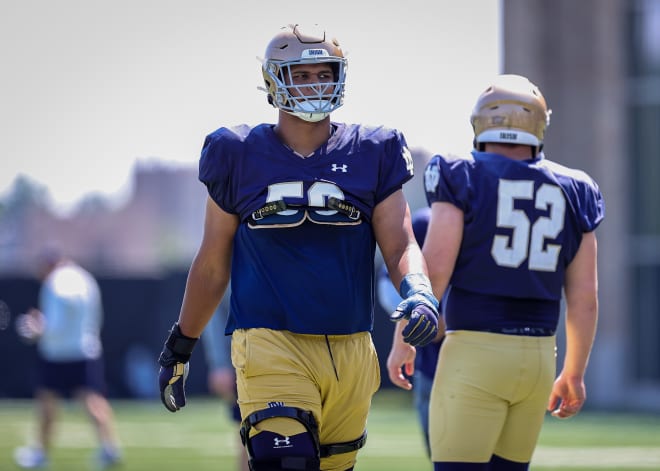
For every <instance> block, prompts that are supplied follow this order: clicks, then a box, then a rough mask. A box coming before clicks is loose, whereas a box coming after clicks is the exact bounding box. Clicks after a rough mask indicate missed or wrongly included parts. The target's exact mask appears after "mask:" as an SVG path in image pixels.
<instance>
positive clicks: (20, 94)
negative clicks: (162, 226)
mask: <svg viewBox="0 0 660 471" xmlns="http://www.w3.org/2000/svg"><path fill="white" fill-rule="evenodd" d="M0 4H1V5H2V12H3V13H2V15H0V55H1V57H2V58H3V64H2V70H3V72H2V74H0V94H1V100H0V129H1V132H0V156H1V157H0V159H1V161H2V168H1V171H0V196H2V195H4V194H6V192H7V191H8V190H9V188H10V186H11V184H12V182H13V181H14V179H15V177H16V176H17V175H19V174H23V175H27V176H29V177H30V178H31V179H33V180H35V181H36V182H38V183H40V184H43V185H46V186H47V187H48V189H49V191H50V194H51V197H52V199H53V203H54V204H55V205H57V207H58V208H60V209H61V210H64V211H66V209H67V208H70V207H71V206H72V205H73V204H74V203H75V202H76V201H78V200H79V199H80V198H81V197H82V196H83V195H86V194H88V193H91V192H94V193H100V194H103V195H106V196H114V197H116V198H121V197H122V195H123V196H125V195H126V194H128V192H129V191H130V175H131V173H132V171H133V166H134V165H135V162H150V161H152V160H158V161H162V162H171V163H174V164H179V163H180V164H184V165H190V166H195V165H196V164H197V159H198V157H199V151H200V148H201V145H202V141H203V139H204V136H205V135H206V134H207V133H208V132H210V131H212V130H214V129H216V128H218V127H220V126H225V125H234V124H239V123H242V122H247V123H251V124H256V123H259V122H273V121H274V120H276V118H277V113H276V110H275V109H274V108H271V107H269V106H268V105H267V104H266V100H265V96H264V94H263V93H262V92H260V91H258V90H257V86H260V85H261V83H262V79H261V73H260V69H259V67H260V65H259V62H258V61H257V59H256V58H257V56H261V55H262V54H263V51H264V49H265V46H266V44H267V42H268V41H269V39H270V38H271V37H272V36H273V35H274V34H275V32H276V31H277V29H278V28H279V27H280V26H282V25H284V24H286V23H290V22H298V23H320V24H322V25H324V26H325V27H326V29H327V30H329V31H331V32H333V33H334V35H335V36H336V37H337V39H338V40H339V41H340V43H341V44H342V46H343V48H344V51H345V52H346V53H347V57H348V61H349V68H348V78H347V91H346V100H345V104H344V106H343V107H342V108H341V109H339V110H338V111H336V112H335V113H334V114H333V119H334V120H338V121H347V122H362V123H368V124H385V125H387V126H390V127H396V128H398V129H400V130H402V131H403V132H404V134H405V135H406V138H407V139H408V142H409V144H410V146H411V147H425V148H427V149H428V150H430V151H431V152H433V153H437V152H447V151H452V152H462V151H467V150H469V148H470V144H471V137H472V135H471V129H470V125H469V122H468V117H469V114H470V111H471V107H472V105H473V102H474V99H475V97H476V95H477V94H478V93H479V92H480V91H481V88H482V86H483V85H484V83H485V82H486V81H487V80H488V78H489V77H490V76H492V75H494V74H496V73H498V72H499V67H500V55H499V43H500V38H499V29H500V21H499V1H497V0H461V1H458V0H453V1H452V0H436V1H433V2H431V1H422V0H407V1H400V2H396V3H395V4H393V3H392V2H381V1H371V0H366V1H365V0H363V1H359V0H351V1H349V0H335V1H332V2H310V1H304V0H296V1H280V2H272V3H267V2H263V1H261V0H243V1H241V2H236V3H235V4H234V3H230V2H226V1H220V0H215V1H212V0H193V1H190V2H181V1H178V0H177V1H175V0H115V1H101V0H58V1H57V2H52V1H48V0H21V1H12V0H0Z"/></svg>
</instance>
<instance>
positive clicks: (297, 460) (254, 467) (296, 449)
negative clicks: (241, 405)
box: [241, 406, 321, 471]
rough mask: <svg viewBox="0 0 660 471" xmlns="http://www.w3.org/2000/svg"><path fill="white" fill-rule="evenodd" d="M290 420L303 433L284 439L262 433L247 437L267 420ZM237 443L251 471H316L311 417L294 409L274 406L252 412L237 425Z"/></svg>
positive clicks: (316, 438) (316, 444)
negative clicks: (260, 423) (240, 446)
mask: <svg viewBox="0 0 660 471" xmlns="http://www.w3.org/2000/svg"><path fill="white" fill-rule="evenodd" d="M272 418H290V419H293V420H296V421H298V422H300V423H301V424H302V425H303V427H305V432H303V433H299V434H297V435H293V436H284V435H280V434H278V433H275V432H269V431H263V432H259V433H258V434H256V435H254V436H253V437H250V429H251V428H252V427H253V426H254V425H256V424H258V423H259V422H262V421H264V420H267V419H272ZM241 441H242V442H243V445H244V446H245V449H246V451H247V454H248V463H249V465H250V470H251V471H285V470H286V471H289V470H291V471H294V470H295V471H318V470H319V469H320V466H321V461H320V447H319V431H318V424H317V423H316V419H315V418H314V415H313V414H312V413H311V412H310V411H305V410H302V409H299V408H297V407H287V406H277V407H270V408H268V409H263V410H259V411H256V412H253V413H252V414H250V415H249V416H247V417H246V418H245V420H243V423H242V424H241Z"/></svg>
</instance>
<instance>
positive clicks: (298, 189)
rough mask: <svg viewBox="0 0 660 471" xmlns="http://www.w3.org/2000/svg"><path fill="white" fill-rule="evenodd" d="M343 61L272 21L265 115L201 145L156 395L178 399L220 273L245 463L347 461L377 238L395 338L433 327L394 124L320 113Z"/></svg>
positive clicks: (313, 465) (417, 335) (345, 466)
mask: <svg viewBox="0 0 660 471" xmlns="http://www.w3.org/2000/svg"><path fill="white" fill-rule="evenodd" d="M346 65H347V63H346V58H345V57H344V54H343V52H342V49H341V47H340V45H339V43H338V41H337V40H336V39H333V37H332V36H330V35H329V34H327V33H326V32H325V31H324V30H323V29H321V28H318V27H316V26H314V27H310V28H307V27H303V26H300V25H289V26H286V27H284V28H282V29H281V30H280V31H279V32H278V33H277V34H276V35H275V36H274V37H273V39H272V40H271V41H270V42H269V44H268V46H267V48H266V53H265V58H264V59H263V63H262V72H263V79H264V82H265V91H266V94H267V95H266V96H267V99H268V102H269V103H270V104H271V105H273V106H274V107H275V108H277V110H278V120H277V123H275V124H260V125H257V126H254V127H250V126H247V125H239V126H236V127H231V128H227V127H223V128H220V129H218V130H216V131H214V132H212V133H211V134H209V135H208V136H207V138H206V140H205V142H204V146H203V149H202V154H201V158H200V163H199V178H200V180H201V181H202V182H203V183H204V184H205V185H206V188H207V190H208V202H207V206H206V216H205V224H204V234H203V238H202V242H201V245H200V247H199V250H198V252H197V254H196V256H195V257H194V259H193V262H192V264H191V267H190V271H189V275H188V280H187V283H186V289H185V293H184V297H183V302H182V306H181V311H180V314H179V318H178V321H177V322H176V323H175V324H174V326H173V327H172V329H171V331H170V334H169V336H168V338H167V340H166V342H165V346H164V348H163V351H162V353H161V356H160V358H159V363H160V365H161V370H160V374H159V378H160V387H161V399H162V401H163V403H164V404H165V406H166V407H167V408H168V409H169V410H171V411H173V412H174V411H176V410H178V409H179V408H180V407H183V406H184V405H185V394H184V383H185V378H186V374H187V369H188V360H189V358H190V356H191V353H192V351H193V348H194V346H195V343H196V342H197V339H198V337H199V336H200V334H201V333H202V331H203V329H204V327H205V325H206V323H207V322H208V320H209V319H210V317H211V316H212V315H213V312H214V309H215V307H216V306H217V305H218V302H219V300H220V298H221V297H222V296H223V293H224V291H225V289H226V287H227V284H228V282H229V280H230V278H231V285H232V288H231V289H232V293H231V300H230V313H229V319H228V322H227V325H226V329H225V333H226V334H227V335H231V336H232V352H231V355H232V363H233V366H234V368H235V370H236V378H237V379H236V381H237V394H238V404H239V406H240V411H241V418H242V427H241V436H242V439H243V443H244V445H245V447H246V450H247V453H248V456H249V463H250V468H251V469H252V470H253V471H260V470H261V471H263V470H294V469H295V470H320V469H321V470H332V471H347V470H352V469H353V466H354V464H355V461H356V455H357V451H358V449H359V448H361V447H362V446H363V445H364V443H365V441H366V436H367V435H366V420H367V414H368V411H369V407H370V403H371V398H372V396H373V394H374V393H375V392H376V390H377V389H378V387H379V384H380V376H379V374H380V370H379V365H378V358H377V356H376V350H375V348H374V344H373V342H372V337H371V330H372V327H373V313H374V298H375V293H374V286H375V280H374V271H375V270H374V257H375V250H376V247H377V246H378V247H379V248H380V251H381V252H382V255H383V259H384V262H385V263H386V265H387V267H388V269H389V273H390V275H391V279H392V282H393V283H395V284H396V286H398V287H400V290H399V291H400V294H401V297H402V298H403V300H402V302H401V303H400V304H399V306H398V307H397V311H396V313H395V314H393V315H392V318H393V320H398V321H401V322H404V323H405V328H404V329H403V338H404V340H405V341H407V342H408V343H410V344H411V345H423V344H426V343H428V342H429V341H431V339H433V338H434V337H435V336H436V333H437V330H438V328H442V324H439V323H438V311H437V307H438V301H437V299H436V298H435V297H434V296H433V293H432V291H431V285H430V282H429V279H428V277H427V274H426V272H427V269H426V266H425V262H424V258H423V256H422V254H421V249H419V247H418V246H417V243H416V242H415V237H414V235H413V231H412V227H411V222H410V210H409V207H408V204H407V202H406V199H405V197H404V195H403V190H402V186H403V184H404V183H405V182H407V181H408V180H409V179H410V178H411V177H412V176H413V165H412V158H411V155H410V152H409V150H408V147H407V145H406V141H405V138H404V136H403V135H402V134H401V133H400V132H398V131H397V130H394V129H388V128H386V127H382V126H376V127H367V126H362V125H357V124H345V123H338V122H333V121H331V120H330V114H331V113H332V112H333V111H334V110H336V109H337V108H339V107H340V106H342V104H343V102H344V84H345V78H346Z"/></svg>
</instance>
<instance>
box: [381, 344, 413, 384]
mask: <svg viewBox="0 0 660 471" xmlns="http://www.w3.org/2000/svg"><path fill="white" fill-rule="evenodd" d="M395 335H397V337H398V334H397V333H395ZM416 353H417V352H416V350H415V347H413V346H412V345H409V344H407V343H404V342H401V341H394V342H393V344H392V349H391V350H390V354H389V355H388V356H387V375H388V377H389V378H390V381H391V382H392V384H394V385H395V386H397V387H399V388H401V389H405V390H407V391H409V390H411V389H412V388H413V385H412V383H411V382H410V379H409V378H410V377H411V376H412V375H413V374H414V373H415V355H416Z"/></svg>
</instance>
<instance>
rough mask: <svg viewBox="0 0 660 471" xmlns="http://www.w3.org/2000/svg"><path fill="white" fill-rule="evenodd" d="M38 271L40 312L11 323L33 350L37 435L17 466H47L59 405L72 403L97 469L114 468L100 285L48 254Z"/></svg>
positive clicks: (19, 451) (66, 260) (115, 451)
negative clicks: (95, 445) (90, 435)
mask: <svg viewBox="0 0 660 471" xmlns="http://www.w3.org/2000/svg"><path fill="white" fill-rule="evenodd" d="M38 271H39V273H38V274H39V278H40V279H41V281H42V285H41V288H40V291H39V308H31V309H30V310H29V311H28V312H27V313H25V314H21V315H20V316H18V318H17V320H16V330H17V332H18V334H19V335H20V336H21V337H22V338H23V339H25V340H26V341H27V342H29V343H36V346H37V352H38V355H37V357H38V362H37V384H36V389H35V399H36V401H37V418H38V434H37V436H36V437H35V443H34V444H32V445H29V446H25V447H21V448H18V449H17V450H16V452H15V460H16V463H17V464H18V465H19V466H20V467H22V468H28V469H36V468H44V467H46V466H48V461H49V460H48V455H49V451H50V449H51V447H52V444H53V431H54V422H55V419H56V415H57V412H58V407H59V399H60V398H65V399H71V398H75V399H78V400H80V401H81V402H82V404H83V405H84V407H85V409H86V411H87V413H88V415H89V417H90V420H91V421H92V424H93V425H94V429H95V432H96V434H97V438H98V441H99V445H100V447H99V450H98V452H97V454H96V457H95V459H96V462H97V464H98V465H99V466H100V467H101V468H107V467H109V466H112V465H115V464H118V463H119V462H120V461H121V453H120V448H119V443H118V438H117V434H116V431H115V424H114V414H113V410H112V407H111V405H110V403H109V402H108V400H107V398H106V392H105V389H106V385H105V377H104V367H103V347H102V343H101V337H100V334H101V326H102V322H103V308H102V303H101V293H100V289H99V285H98V283H97V281H96V279H95V278H94V277H93V276H92V274H91V273H89V272H88V271H87V270H85V269H84V268H82V267H81V266H80V265H78V264H77V263H75V262H73V261H72V260H70V259H69V258H67V257H65V256H63V255H62V254H61V253H60V252H59V251H58V250H55V249H52V248H51V249H48V250H46V251H44V253H42V254H41V255H40V256H39V262H38Z"/></svg>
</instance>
